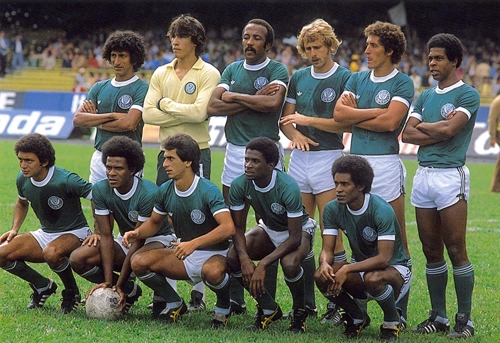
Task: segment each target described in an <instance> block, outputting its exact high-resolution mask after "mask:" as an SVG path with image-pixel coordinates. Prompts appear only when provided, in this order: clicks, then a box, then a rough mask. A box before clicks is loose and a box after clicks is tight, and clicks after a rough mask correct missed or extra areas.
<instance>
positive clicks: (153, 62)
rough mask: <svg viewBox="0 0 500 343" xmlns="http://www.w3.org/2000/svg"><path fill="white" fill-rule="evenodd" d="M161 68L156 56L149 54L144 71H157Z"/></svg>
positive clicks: (143, 67)
mask: <svg viewBox="0 0 500 343" xmlns="http://www.w3.org/2000/svg"><path fill="white" fill-rule="evenodd" d="M159 66H160V61H159V60H158V58H156V56H155V55H154V54H151V53H149V54H148V57H147V60H146V63H144V66H142V69H144V70H155V69H156V68H158V67H159Z"/></svg>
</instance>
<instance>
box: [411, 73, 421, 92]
mask: <svg viewBox="0 0 500 343" xmlns="http://www.w3.org/2000/svg"><path fill="white" fill-rule="evenodd" d="M410 79H411V80H412V81H413V87H414V88H415V90H418V89H419V88H420V87H422V77H421V76H420V75H419V74H418V72H417V70H416V69H413V71H412V73H411V75H410Z"/></svg>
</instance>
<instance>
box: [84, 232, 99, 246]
mask: <svg viewBox="0 0 500 343" xmlns="http://www.w3.org/2000/svg"><path fill="white" fill-rule="evenodd" d="M100 240H101V235H97V234H92V235H90V236H88V237H87V238H85V239H84V240H83V242H82V245H88V246H89V247H90V246H94V247H96V246H97V244H98V243H99V241H100Z"/></svg>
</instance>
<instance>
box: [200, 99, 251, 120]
mask: <svg viewBox="0 0 500 343" xmlns="http://www.w3.org/2000/svg"><path fill="white" fill-rule="evenodd" d="M245 109H246V107H245V106H243V105H241V104H239V103H237V102H225V101H222V100H220V99H212V100H211V101H210V103H209V104H208V107H207V114H208V116H209V117H216V116H231V115H233V114H237V113H240V112H241V111H244V110H245Z"/></svg>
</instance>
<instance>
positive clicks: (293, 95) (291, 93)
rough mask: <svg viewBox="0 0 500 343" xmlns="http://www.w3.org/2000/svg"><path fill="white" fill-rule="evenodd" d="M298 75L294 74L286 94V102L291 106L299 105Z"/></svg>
mask: <svg viewBox="0 0 500 343" xmlns="http://www.w3.org/2000/svg"><path fill="white" fill-rule="evenodd" d="M296 87H297V73H295V74H293V75H292V77H291V78H290V82H289V83H288V90H287V93H286V97H285V101H286V102H289V103H291V104H294V105H295V104H296V103H297V90H296Z"/></svg>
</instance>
